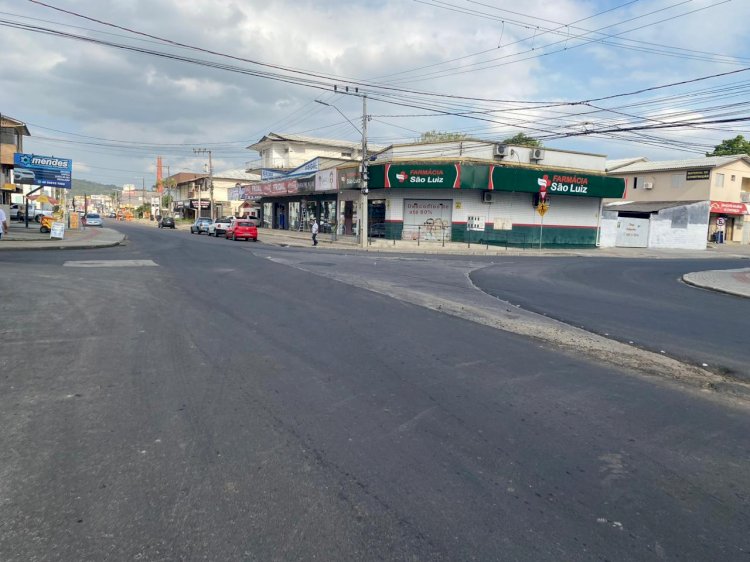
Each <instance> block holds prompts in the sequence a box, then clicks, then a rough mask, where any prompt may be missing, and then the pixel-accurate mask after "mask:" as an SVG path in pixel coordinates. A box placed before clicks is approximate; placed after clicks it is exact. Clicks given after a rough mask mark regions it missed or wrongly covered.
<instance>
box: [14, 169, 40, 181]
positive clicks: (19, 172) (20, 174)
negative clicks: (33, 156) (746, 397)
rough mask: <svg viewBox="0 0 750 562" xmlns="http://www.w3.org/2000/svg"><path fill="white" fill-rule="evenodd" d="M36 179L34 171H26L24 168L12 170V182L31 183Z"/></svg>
mask: <svg viewBox="0 0 750 562" xmlns="http://www.w3.org/2000/svg"><path fill="white" fill-rule="evenodd" d="M35 179H36V174H35V173H34V170H26V169H25V168H14V169H13V181H15V182H17V183H20V182H22V181H24V180H31V183H33V182H34V180H35Z"/></svg>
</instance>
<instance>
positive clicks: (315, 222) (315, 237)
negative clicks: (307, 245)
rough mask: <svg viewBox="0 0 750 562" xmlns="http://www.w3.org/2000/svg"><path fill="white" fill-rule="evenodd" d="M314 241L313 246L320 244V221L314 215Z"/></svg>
mask: <svg viewBox="0 0 750 562" xmlns="http://www.w3.org/2000/svg"><path fill="white" fill-rule="evenodd" d="M312 241H313V246H317V245H318V221H317V219H315V217H313V223H312Z"/></svg>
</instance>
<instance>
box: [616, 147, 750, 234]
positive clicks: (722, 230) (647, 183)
mask: <svg viewBox="0 0 750 562" xmlns="http://www.w3.org/2000/svg"><path fill="white" fill-rule="evenodd" d="M607 169H608V173H609V175H610V176H612V177H618V178H622V179H623V180H624V181H625V183H626V186H627V187H626V192H625V195H624V196H623V203H624V204H622V205H618V206H617V207H613V206H610V207H608V208H609V209H615V208H616V209H617V212H618V214H623V216H627V215H628V214H632V213H634V212H639V211H638V208H639V207H634V206H633V205H636V204H637V205H640V207H641V210H640V212H641V214H643V213H644V212H646V211H644V210H643V209H645V207H643V205H647V204H650V205H652V207H651V209H652V210H651V211H650V212H649V214H653V213H654V212H656V210H655V209H656V207H658V206H659V204H661V205H662V206H661V208H662V209H669V208H673V207H675V205H674V204H675V203H682V204H683V205H682V206H687V207H690V209H686V210H685V211H684V212H685V213H687V216H693V217H694V212H695V206H694V205H695V204H696V203H697V202H704V203H705V204H706V209H707V210H708V213H707V216H706V217H705V221H697V217H694V218H695V219H696V220H695V222H691V224H695V225H696V228H697V225H698V223H699V222H701V224H703V223H705V228H704V230H703V241H704V243H705V242H706V241H717V240H720V239H721V240H723V241H727V242H736V243H742V244H748V243H750V222H749V221H750V218H749V217H748V214H749V213H750V156H747V155H734V156H709V157H705V158H692V159H685V160H669V161H658V162H650V161H647V160H646V159H643V158H639V159H631V160H625V161H613V162H608V164H607ZM674 212H676V211H669V212H668V213H667V214H670V213H674ZM681 212H682V211H681ZM636 218H637V217H636ZM644 218H645V217H644ZM677 224H678V226H677V228H678V229H680V232H675V233H673V234H674V240H675V242H674V243H678V242H679V240H680V239H681V238H682V234H683V233H682V232H681V230H682V222H681V221H678V222H677ZM662 239H663V236H662ZM690 239H691V240H692V239H693V237H692V236H691V237H690ZM693 245H694V244H692V243H691V246H693ZM661 247H683V246H680V245H677V246H661ZM704 247H705V244H704Z"/></svg>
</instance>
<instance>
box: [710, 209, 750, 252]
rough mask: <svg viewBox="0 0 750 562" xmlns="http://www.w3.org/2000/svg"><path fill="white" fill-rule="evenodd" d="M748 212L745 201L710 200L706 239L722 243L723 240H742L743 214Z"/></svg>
mask: <svg viewBox="0 0 750 562" xmlns="http://www.w3.org/2000/svg"><path fill="white" fill-rule="evenodd" d="M747 214H748V206H747V204H746V203H732V202H728V201H711V203H710V215H709V221H708V241H709V242H716V243H717V244H722V243H724V242H743V238H742V236H743V229H744V226H745V220H746V219H745V215H747Z"/></svg>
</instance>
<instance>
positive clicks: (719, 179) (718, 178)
mask: <svg viewBox="0 0 750 562" xmlns="http://www.w3.org/2000/svg"><path fill="white" fill-rule="evenodd" d="M714 178H715V179H714V185H715V186H716V187H724V174H716V175H715V176H714Z"/></svg>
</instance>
